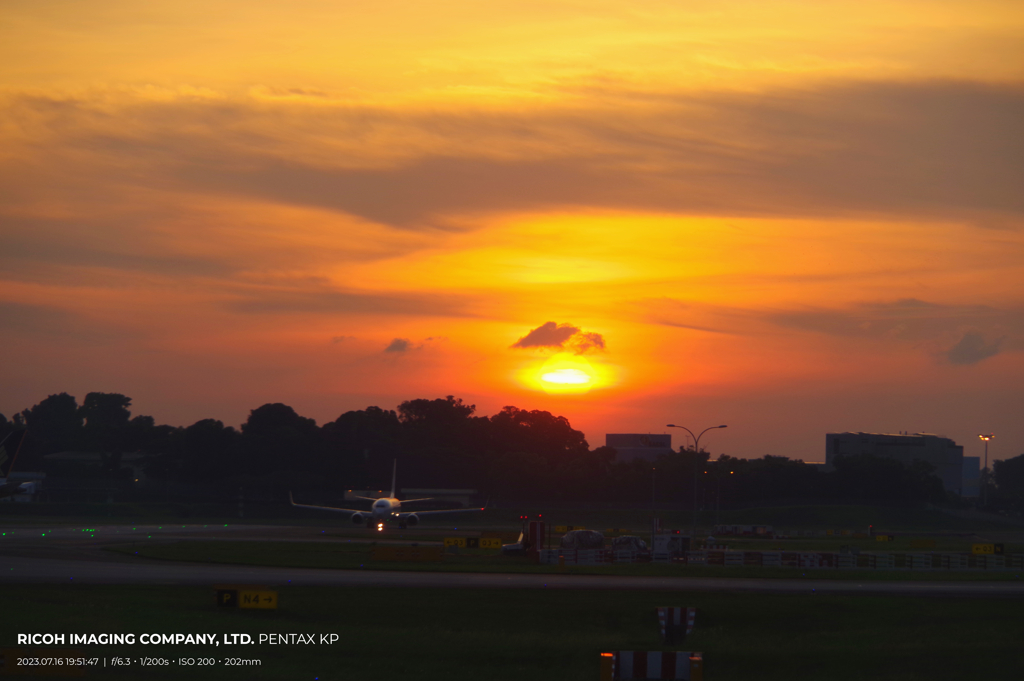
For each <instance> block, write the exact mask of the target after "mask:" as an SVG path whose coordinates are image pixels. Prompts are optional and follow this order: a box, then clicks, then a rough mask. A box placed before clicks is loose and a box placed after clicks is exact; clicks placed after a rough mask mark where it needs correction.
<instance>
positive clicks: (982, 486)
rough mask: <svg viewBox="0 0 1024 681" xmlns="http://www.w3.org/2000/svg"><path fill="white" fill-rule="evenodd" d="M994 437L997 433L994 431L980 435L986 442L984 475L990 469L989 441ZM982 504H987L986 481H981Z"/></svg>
mask: <svg viewBox="0 0 1024 681" xmlns="http://www.w3.org/2000/svg"><path fill="white" fill-rule="evenodd" d="M994 437H995V435H994V434H993V433H989V434H988V435H985V434H984V433H982V434H980V435H978V438H980V439H981V440H983V441H984V442H985V467H984V468H982V469H981V474H982V475H985V471H987V470H988V441H989V440H991V439H992V438H994ZM981 505H982V506H984V505H985V483H984V481H983V482H982V483H981Z"/></svg>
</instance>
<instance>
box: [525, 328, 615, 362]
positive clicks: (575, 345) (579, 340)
mask: <svg viewBox="0 0 1024 681" xmlns="http://www.w3.org/2000/svg"><path fill="white" fill-rule="evenodd" d="M566 346H568V347H569V348H570V349H571V350H572V351H573V352H575V353H576V354H577V355H582V354H584V353H586V352H590V351H591V350H604V349H605V343H604V338H603V337H602V336H601V334H599V333H593V332H587V331H583V330H581V329H580V328H579V327H576V326H573V325H572V324H557V323H555V322H545V323H544V324H541V325H540V326H538V327H537V328H536V329H533V330H532V331H530V332H529V333H528V334H526V335H525V336H523V337H522V338H520V339H519V340H517V341H516V342H515V343H513V344H512V345H511V346H510V347H512V348H558V349H560V350H561V349H565V348H566Z"/></svg>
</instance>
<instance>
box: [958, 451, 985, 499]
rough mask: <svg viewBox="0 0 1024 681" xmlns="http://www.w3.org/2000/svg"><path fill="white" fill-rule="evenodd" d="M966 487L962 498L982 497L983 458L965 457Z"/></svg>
mask: <svg viewBox="0 0 1024 681" xmlns="http://www.w3.org/2000/svg"><path fill="white" fill-rule="evenodd" d="M963 477H964V486H963V491H961V492H960V496H962V497H972V498H977V497H978V496H980V495H981V457H980V456H965V457H964V476H963Z"/></svg>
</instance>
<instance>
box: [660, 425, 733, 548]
mask: <svg viewBox="0 0 1024 681" xmlns="http://www.w3.org/2000/svg"><path fill="white" fill-rule="evenodd" d="M665 427H666V428H682V429H683V430H685V431H686V432H687V433H689V434H690V437H692V438H693V454H694V457H693V523H692V525H691V527H690V543H691V547H690V548H691V549H692V548H695V547H694V546H693V544H694V542H696V541H697V454H698V453H700V436H701V435H703V434H704V433H706V432H708V431H709V430H714V429H716V428H728V427H729V426H711V427H710V428H705V429H704V430H702V431H700V434H699V435H694V434H693V431H692V430H690V429H689V428H687V427H686V426H677V425H675V424H674V423H670V424H668V425H667V426H665Z"/></svg>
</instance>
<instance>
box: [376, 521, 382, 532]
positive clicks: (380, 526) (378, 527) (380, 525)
mask: <svg viewBox="0 0 1024 681" xmlns="http://www.w3.org/2000/svg"><path fill="white" fill-rule="evenodd" d="M377 531H378V532H383V531H384V523H377Z"/></svg>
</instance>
